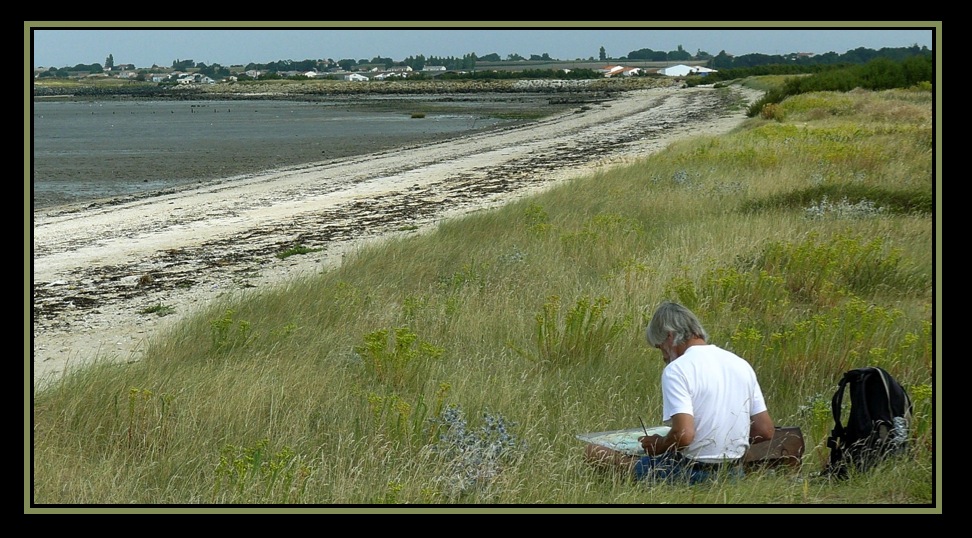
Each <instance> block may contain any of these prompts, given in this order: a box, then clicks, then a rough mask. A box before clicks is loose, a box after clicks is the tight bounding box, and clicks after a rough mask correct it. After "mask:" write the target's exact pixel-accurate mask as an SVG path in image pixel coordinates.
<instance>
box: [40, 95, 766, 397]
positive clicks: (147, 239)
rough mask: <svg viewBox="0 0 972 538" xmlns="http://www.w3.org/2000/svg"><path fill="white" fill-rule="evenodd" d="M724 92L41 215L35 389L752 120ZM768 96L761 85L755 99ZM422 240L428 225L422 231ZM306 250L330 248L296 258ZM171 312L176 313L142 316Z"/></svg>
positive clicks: (661, 99)
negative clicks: (405, 245)
mask: <svg viewBox="0 0 972 538" xmlns="http://www.w3.org/2000/svg"><path fill="white" fill-rule="evenodd" d="M723 96H724V92H720V91H717V90H713V89H712V88H682V89H673V88H665V89H652V90H638V91H630V92H625V93H622V94H621V95H620V96H619V97H618V98H616V99H614V100H611V101H607V102H603V103H600V104H592V105H587V106H583V107H578V108H577V109H575V110H572V111H570V112H567V113H564V114H560V115H557V116H555V117H551V118H547V119H545V120H542V121H539V122H535V123H531V124H528V125H523V126H518V127H512V128H507V129H502V130H498V131H492V132H486V133H478V134H474V135H469V136H465V137H462V138H459V139H456V140H450V141H445V142H438V143H432V144H426V145H420V146H414V147H405V148H400V149H394V150H389V151H383V152H379V153H373V154H369V155H363V156H357V157H351V158H345V159H338V160H332V161H326V162H321V163H316V164H313V165H305V166H299V167H294V168H289V169H285V170H277V171H271V172H267V173H265V174H259V175H255V176H251V177H247V178H243V179H235V180H233V181H223V182H214V183H210V184H208V185H206V186H203V187H199V188H194V189H191V190H185V191H181V192H176V193H170V194H163V195H159V196H155V197H148V198H143V199H138V200H133V201H124V202H118V203H107V204H102V205H97V206H91V207H87V208H84V209H80V210H77V211H67V210H63V209H61V210H52V211H48V212H43V213H35V214H34V222H33V260H32V261H33V290H32V291H33V300H32V305H31V306H32V310H33V316H32V317H33V320H32V321H33V332H32V338H31V351H32V356H31V361H29V362H27V363H25V366H24V367H25V375H26V372H27V371H28V370H31V369H32V375H33V381H34V384H35V386H37V385H38V383H41V384H42V383H45V382H47V381H48V380H50V379H52V378H53V376H56V375H58V374H60V373H61V372H63V371H64V370H65V369H66V368H69V367H76V366H80V365H83V364H84V363H85V362H86V361H90V360H92V359H93V358H95V357H97V356H107V357H110V358H112V359H115V360H121V361H135V360H138V358H139V357H140V354H141V352H142V349H143V348H144V346H145V344H146V342H147V340H148V339H150V338H151V337H153V336H154V335H156V334H158V333H159V331H160V330H162V329H164V328H166V327H169V326H171V325H172V324H174V323H177V322H178V321H180V320H182V319H184V318H185V317H186V316H188V315H189V314H191V313H192V312H193V311H194V310H195V309H196V308H198V307H201V306H203V305H206V304H207V303H208V302H209V301H211V300H212V299H214V298H216V297H218V296H219V295H220V294H223V293H232V292H233V291H237V290H240V289H243V288H252V287H264V286H269V285H273V284H274V283H278V282H282V281H285V280H287V279H290V278H293V277H296V276H300V275H305V274H312V273H314V272H319V271H321V270H322V269H324V268H326V267H329V266H332V265H333V264H336V263H339V262H340V259H341V254H342V253H343V252H346V251H347V249H349V248H352V247H353V246H354V245H357V244H359V243H360V242H362V241H367V240H373V239H377V238H381V237H383V236H386V235H387V234H392V233H401V232H397V230H401V229H403V228H406V227H407V228H414V227H418V228H419V229H420V230H423V229H429V228H430V227H432V226H433V225H434V224H435V223H437V222H439V221H441V220H442V219H445V218H450V217H454V216H458V215H462V214H465V213H468V212H471V211H474V210H478V209H483V208H488V207H493V206H496V205H498V204H502V203H505V202H507V201H509V200H511V199H514V198H518V197H522V196H525V195H528V194H530V193H533V192H536V191H537V190H539V189H543V188H547V187H549V186H551V185H554V184H556V183H557V182H560V181H564V180H567V179H570V178H573V177H578V176H580V175H584V174H588V173H590V172H592V171H594V170H596V169H598V168H601V167H608V166H613V165H616V164H619V163H623V162H626V161H630V160H633V159H635V158H638V157H642V156H645V155H648V154H650V153H652V152H655V151H658V150H660V149H663V148H664V147H666V146H667V145H669V144H670V143H672V142H673V141H675V140H677V139H679V138H684V137H689V136H697V135H703V134H720V133H725V132H728V131H729V130H731V129H732V128H734V127H736V126H737V125H739V124H740V123H741V122H742V121H743V120H744V119H745V116H744V111H745V109H744V108H743V107H738V106H736V107H732V108H730V107H727V103H726V101H725V99H724V97H723ZM757 96H758V95H757V94H755V93H754V92H749V91H747V92H746V93H745V95H744V97H745V98H746V99H747V101H748V102H751V101H752V100H753V99H755V98H756V97H757ZM411 233H415V232H411ZM296 245H302V246H305V247H308V248H315V249H316V248H320V249H322V250H321V251H319V252H314V253H313V254H310V255H301V256H291V257H288V258H286V259H284V260H280V259H278V258H277V257H276V254H277V253H279V252H282V251H284V250H286V249H288V248H291V247H294V246H296ZM159 305H161V306H164V307H166V309H167V310H168V311H170V312H171V314H170V315H166V316H159V315H158V314H156V313H144V312H145V311H146V309H149V307H152V306H159Z"/></svg>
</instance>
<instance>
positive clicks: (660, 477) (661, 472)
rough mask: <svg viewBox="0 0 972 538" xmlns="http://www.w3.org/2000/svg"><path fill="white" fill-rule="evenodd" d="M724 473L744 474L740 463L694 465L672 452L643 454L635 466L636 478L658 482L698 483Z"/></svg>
mask: <svg viewBox="0 0 972 538" xmlns="http://www.w3.org/2000/svg"><path fill="white" fill-rule="evenodd" d="M722 473H725V475H726V476H728V477H731V478H738V477H742V476H743V474H744V473H743V469H742V467H741V466H739V465H731V464H729V465H727V466H725V467H724V468H720V467H710V466H703V465H693V464H692V461H691V460H689V459H688V458H685V457H683V456H681V455H679V454H672V453H670V452H666V453H665V454H662V455H661V456H642V457H641V459H639V460H638V461H637V462H635V466H634V478H635V480H645V479H648V480H650V481H658V482H666V481H667V482H676V481H687V482H688V483H689V484H698V483H701V482H706V481H709V480H715V479H716V478H718V477H719V476H720V474H722Z"/></svg>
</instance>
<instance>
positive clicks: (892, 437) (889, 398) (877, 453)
mask: <svg viewBox="0 0 972 538" xmlns="http://www.w3.org/2000/svg"><path fill="white" fill-rule="evenodd" d="M848 385H850V400H851V401H850V413H849V415H848V418H847V425H846V426H844V425H842V424H841V422H840V414H841V404H842V401H843V398H844V388H845V387H847V386H848ZM831 405H832V407H833V413H834V429H833V430H832V431H831V432H830V437H829V438H828V439H827V447H828V448H830V463H829V465H828V466H827V472H828V473H829V474H830V475H832V476H836V477H838V478H846V477H847V472H848V469H849V468H851V467H853V468H855V469H857V470H858V471H861V472H863V471H866V470H868V469H870V468H871V467H873V466H874V465H875V464H877V463H878V462H880V461H882V460H884V459H886V458H887V457H889V456H891V455H895V454H901V453H903V452H905V451H906V450H907V448H908V428H909V426H910V425H911V413H912V405H911V399H910V398H909V397H908V393H907V392H905V389H904V387H902V386H901V384H900V383H898V382H897V381H896V380H895V379H894V378H893V377H891V374H889V373H888V372H886V371H884V370H883V369H881V368H878V367H876V366H869V367H865V368H857V369H854V370H850V371H848V372H846V373H845V374H844V377H842V378H841V380H840V383H839V385H838V386H837V392H835V393H834V397H833V400H832V401H831Z"/></svg>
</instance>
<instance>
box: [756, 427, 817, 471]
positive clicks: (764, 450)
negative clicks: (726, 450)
mask: <svg viewBox="0 0 972 538" xmlns="http://www.w3.org/2000/svg"><path fill="white" fill-rule="evenodd" d="M803 449H804V444H803V432H802V431H800V428H799V427H795V426H777V427H776V431H775V432H774V433H773V438H772V439H770V440H769V441H764V442H762V443H756V444H754V445H752V446H750V447H749V450H748V451H746V454H745V455H744V456H743V465H744V466H745V467H746V469H747V470H749V469H759V468H766V467H782V466H787V467H799V466H800V464H801V462H802V461H803Z"/></svg>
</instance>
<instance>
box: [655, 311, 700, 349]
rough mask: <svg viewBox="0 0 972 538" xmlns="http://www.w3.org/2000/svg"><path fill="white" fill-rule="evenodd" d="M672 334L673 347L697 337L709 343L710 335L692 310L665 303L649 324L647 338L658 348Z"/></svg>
mask: <svg viewBox="0 0 972 538" xmlns="http://www.w3.org/2000/svg"><path fill="white" fill-rule="evenodd" d="M668 333H671V334H672V345H674V346H677V345H679V344H681V343H682V342H685V341H686V340H689V339H690V338H693V337H696V338H701V339H702V340H705V341H706V342H708V341H709V335H708V333H706V332H705V329H704V328H703V327H702V322H700V321H699V318H697V317H695V314H693V313H692V311H691V310H689V309H688V308H685V307H684V306H682V305H680V304H678V303H673V302H671V301H665V302H663V303H662V304H661V305H660V306H659V307H658V309H657V310H655V314H654V315H653V316H652V317H651V322H649V323H648V328H647V329H645V337H646V338H648V343H649V344H651V345H652V346H658V345H660V344H661V343H662V342H664V341H665V339H667V338H668Z"/></svg>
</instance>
